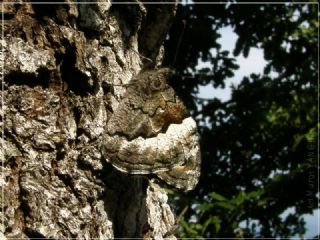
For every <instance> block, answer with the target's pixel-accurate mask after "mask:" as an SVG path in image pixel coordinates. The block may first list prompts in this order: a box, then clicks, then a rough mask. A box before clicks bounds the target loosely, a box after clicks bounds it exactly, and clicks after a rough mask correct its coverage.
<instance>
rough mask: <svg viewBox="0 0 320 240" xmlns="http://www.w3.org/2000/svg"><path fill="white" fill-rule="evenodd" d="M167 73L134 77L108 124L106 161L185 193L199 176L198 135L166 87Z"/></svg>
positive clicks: (191, 122) (185, 113) (163, 70)
mask: <svg viewBox="0 0 320 240" xmlns="http://www.w3.org/2000/svg"><path fill="white" fill-rule="evenodd" d="M168 76H169V70H168V69H166V68H161V69H156V70H148V71H143V72H141V73H140V74H138V75H137V76H136V77H135V78H133V79H132V80H131V81H130V82H129V84H128V86H127V91H126V93H125V96H124V97H123V99H122V100H121V101H120V103H119V105H118V107H117V109H114V114H113V115H112V116H111V118H110V119H109V121H108V123H107V131H108V134H107V135H105V138H104V140H103V145H102V153H103V156H104V158H105V159H106V160H107V161H108V162H110V163H111V164H112V165H113V166H114V167H115V168H116V169H118V170H120V171H122V172H126V173H130V174H156V175H157V176H158V177H159V178H161V179H162V180H164V181H165V182H166V183H168V184H170V185H172V186H174V187H176V188H178V189H181V190H183V191H189V190H192V189H193V188H194V187H195V186H196V184H197V183H198V180H199V176H200V148H199V136H198V133H197V127H196V123H195V121H194V120H193V119H192V118H191V117H189V116H188V112H187V110H186V108H185V106H184V105H183V103H182V102H181V101H180V100H179V98H177V96H176V95H175V93H174V90H173V89H172V88H171V87H170V86H169V85H168V84H167V83H166V79H168Z"/></svg>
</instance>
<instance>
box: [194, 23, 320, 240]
mask: <svg viewBox="0 0 320 240" xmlns="http://www.w3.org/2000/svg"><path fill="white" fill-rule="evenodd" d="M219 33H220V34H221V38H220V39H219V41H218V42H219V43H220V44H221V46H222V47H221V48H222V49H221V50H228V51H229V52H230V54H232V51H233V49H234V46H235V43H236V40H237V35H236V34H235V33H234V32H233V30H232V28H231V27H225V28H223V29H222V30H221V31H220V32H219ZM235 58H236V60H237V64H238V65H239V69H238V70H236V71H235V74H234V77H232V78H229V79H227V80H226V87H225V88H224V89H223V88H216V89H214V88H213V86H212V85H211V84H209V85H207V86H202V87H199V93H198V95H197V96H198V97H202V98H213V97H216V98H218V99H220V100H222V101H228V100H229V99H230V98H231V86H232V85H235V86H237V85H238V84H239V83H240V82H241V80H242V78H243V77H244V76H248V75H250V74H251V73H256V74H258V73H262V72H263V69H264V66H265V65H266V63H267V62H266V60H265V59H264V57H263V51H262V50H261V49H257V48H253V49H251V50H250V52H249V55H248V57H247V58H245V57H243V55H240V56H238V57H235ZM204 66H206V67H210V64H205V63H202V62H199V68H202V67H204ZM290 213H294V208H289V209H287V210H286V211H284V212H283V214H282V215H281V216H282V217H283V218H285V217H286V216H287V215H288V214H290ZM303 217H304V220H305V221H306V228H307V231H306V234H305V235H304V237H305V239H308V238H311V237H314V236H316V235H320V230H319V228H320V227H319V226H320V222H319V219H320V211H319V209H316V210H314V211H313V213H312V214H305V215H303ZM240 226H241V227H244V226H245V225H244V223H240ZM296 238H299V236H294V238H292V239H296Z"/></svg>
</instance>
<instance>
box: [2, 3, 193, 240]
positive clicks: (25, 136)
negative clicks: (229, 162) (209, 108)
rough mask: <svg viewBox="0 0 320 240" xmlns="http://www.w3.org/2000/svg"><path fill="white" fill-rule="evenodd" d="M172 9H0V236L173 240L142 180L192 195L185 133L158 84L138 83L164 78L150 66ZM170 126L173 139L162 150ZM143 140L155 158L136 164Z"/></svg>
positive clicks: (163, 208)
mask: <svg viewBox="0 0 320 240" xmlns="http://www.w3.org/2000/svg"><path fill="white" fill-rule="evenodd" d="M175 9H176V6H175V5H172V4H171V5H144V4H142V3H139V2H136V4H132V5H116V4H115V5H111V4H110V3H108V2H103V1H101V3H100V4H90V5H89V4H72V3H70V2H69V1H66V3H65V4H58V5H57V4H56V5H45V4H33V5H32V4H28V3H24V2H23V1H20V2H19V4H2V14H3V18H4V24H3V25H2V28H3V32H4V36H3V37H2V38H1V46H2V50H3V51H2V52H1V58H0V60H1V63H2V64H3V66H4V67H3V69H2V70H1V75H2V77H3V79H4V85H3V91H1V93H2V101H3V106H2V109H1V110H2V115H1V120H2V121H1V128H2V131H3V136H2V138H1V161H2V166H1V172H2V175H1V177H0V187H1V190H2V198H1V207H2V211H1V213H0V214H1V225H0V238H1V239H10V238H22V239H30V238H36V237H39V238H53V239H66V238H84V239H90V238H97V239H106V238H116V237H127V238H130V237H138V238H155V239H162V238H163V237H164V236H166V237H169V238H174V236H173V235H171V230H172V229H173V227H174V225H175V220H174V215H173V213H172V211H171V209H170V207H169V205H168V204H167V199H168V197H167V195H166V193H165V191H164V190H163V189H162V188H161V187H159V186H158V185H157V183H156V180H155V179H152V180H150V179H151V178H152V177H150V176H149V175H148V174H155V175H157V176H158V177H159V178H161V179H163V180H164V181H165V182H167V183H168V184H171V185H173V186H175V187H177V188H181V189H183V190H190V189H192V188H193V187H194V185H195V184H196V182H197V179H198V177H199V161H198V160H199V148H198V138H197V133H196V131H195V129H196V128H195V126H194V122H192V120H191V119H189V118H188V116H187V113H186V110H185V108H184V106H183V104H182V103H181V102H180V101H179V100H178V98H176V97H175V95H174V92H172V91H173V90H172V89H171V88H170V87H169V86H168V85H166V83H163V84H162V85H161V86H162V87H163V88H161V89H160V90H159V89H158V86H156V87H154V89H151V90H150V87H148V86H149V85H146V86H143V85H144V83H143V82H142V81H140V80H139V79H141V78H146V79H149V78H150V77H149V75H150V74H151V75H152V74H153V75H154V74H156V75H157V76H160V75H161V72H162V71H164V70H153V69H154V68H156V67H159V66H160V64H161V59H162V54H163V50H162V48H161V45H162V42H163V40H164V38H165V36H166V33H167V31H168V28H169V26H170V22H171V21H172V18H173V17H174V13H175ZM140 72H143V73H140ZM146 74H147V75H148V74H149V75H148V76H147V77H145V76H146ZM159 74H160V75H159ZM137 76H138V77H137ZM153 78H154V77H153ZM135 79H138V80H135ZM146 81H147V80H146ZM132 86H133V87H132ZM137 86H138V87H139V91H140V92H141V89H142V90H143V89H144V88H145V89H144V92H146V91H147V90H150V93H149V94H146V96H147V97H144V96H141V95H139V94H136V95H135V94H134V92H135V91H136V89H137V88H136V87H137ZM132 89H133V90H132ZM155 89H156V90H157V91H154V90H155ZM159 92H161V93H163V94H161V96H160V95H159ZM132 96H137V97H136V98H134V97H132ZM148 96H149V97H148ZM170 97H171V98H170ZM172 98H173V100H172ZM132 99H136V100H132ZM137 99H138V100H137ZM139 99H140V100H139ZM139 101H140V102H142V103H143V104H140V105H141V106H140V105H139ZM145 102H148V103H150V104H149V105H148V106H147V107H146V104H145ZM159 104H160V105H159ZM161 104H163V105H161ZM156 105H157V106H156ZM158 105H159V106H160V107H159V106H158ZM126 106H131V109H129V108H127V107H126ZM145 116H148V117H145ZM121 119H126V120H125V121H122V120H121ZM133 119H134V121H133ZM150 119H151V120H150ZM131 120H132V121H131ZM121 121H122V122H121ZM184 122H187V123H184ZM150 124H151V125H150ZM181 124H186V126H187V127H186V129H187V130H186V131H185V133H183V134H182V133H181V134H180V133H178V135H179V136H182V137H181V138H183V141H180V140H179V139H180V138H179V139H178V138H174V136H173V135H174V134H171V135H170V136H172V138H171V140H170V141H169V144H172V143H173V144H172V145H173V146H174V147H172V146H171V147H169V149H168V148H167V147H166V146H167V145H165V144H164V145H161V144H160V141H166V140H167V139H166V138H164V139H161V136H162V135H163V136H164V135H165V134H167V133H168V132H170V131H177V129H178V130H179V126H181ZM180 128H181V127H180ZM119 129H120V130H119ZM179 131H180V130H179ZM181 132H183V128H182V130H181ZM175 133H176V132H175ZM161 134H162V135H161ZM165 136H167V135H165ZM137 139H138V140H137ZM150 139H155V140H154V141H156V142H157V149H158V150H157V151H155V150H153V149H152V148H154V147H152V146H153V145H152V144H150V148H151V149H145V150H144V151H145V152H140V153H139V154H140V155H139V157H135V152H136V151H137V149H139V146H140V149H141V147H142V146H144V144H145V143H146V141H147V140H148V141H151V140H150ZM190 139H191V140H190ZM134 141H138V142H139V141H140V142H139V143H134V144H133V142H134ZM143 141H145V142H143ZM152 141H153V140H152ZM130 144H131V145H132V146H134V147H135V150H132V146H131V147H130V148H129V147H127V146H128V145H130ZM139 144H140V145H139ZM167 144H168V143H167ZM130 149H131V150H130ZM121 151H122V152H121ZM141 151H142V150H141ZM166 151H167V152H166ZM152 154H154V155H152ZM161 154H162V155H163V156H162V155H161ZM158 155H161V156H162V157H158V158H159V159H158V158H157V156H158ZM165 155H169V156H170V157H165ZM142 156H149V157H148V158H147V159H144V160H141V162H138V163H137V162H136V161H140V160H139V159H142ZM151 156H155V159H156V160H152V159H153V158H152V157H151ZM128 159H129V160H128ZM170 159H173V160H172V161H170ZM150 161H151V162H150ZM110 163H111V164H110ZM157 164H158V165H157ZM156 166H158V167H156ZM119 170H120V171H119ZM141 174H146V176H147V177H148V178H147V177H144V176H141Z"/></svg>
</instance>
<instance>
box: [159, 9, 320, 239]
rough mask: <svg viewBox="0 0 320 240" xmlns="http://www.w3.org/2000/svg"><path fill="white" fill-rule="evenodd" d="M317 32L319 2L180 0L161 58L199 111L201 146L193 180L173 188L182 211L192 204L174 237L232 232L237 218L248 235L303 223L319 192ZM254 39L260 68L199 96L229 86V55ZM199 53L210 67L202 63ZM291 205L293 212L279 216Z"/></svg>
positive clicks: (291, 229)
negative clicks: (197, 0)
mask: <svg viewBox="0 0 320 240" xmlns="http://www.w3.org/2000/svg"><path fill="white" fill-rule="evenodd" d="M226 26H231V27H232V28H233V29H234V32H235V33H236V34H237V36H238V39H237V42H236V45H235V48H234V51H233V53H232V54H231V53H230V52H228V51H225V50H222V49H221V45H220V44H219V43H218V40H219V38H220V37H221V36H220V34H219V33H218V31H219V30H220V29H221V28H223V27H226ZM182 34H183V37H182V38H181V36H182ZM317 34H318V12H317V5H315V4H251V5H242V4H219V5H217V4H215V5H203V4H195V5H180V6H179V8H178V11H177V17H176V20H175V22H174V24H173V27H172V29H171V31H170V34H169V38H168V41H167V42H166V46H165V47H166V56H165V63H166V64H167V65H169V66H170V67H171V68H173V69H174V72H175V74H174V76H173V77H172V80H171V84H172V86H173V87H174V88H175V89H176V91H177V92H178V93H179V94H180V96H181V97H182V98H183V100H184V101H185V103H186V105H187V106H188V107H189V108H190V110H191V112H192V113H193V115H194V117H195V119H197V121H198V124H199V132H200V135H201V150H202V175H201V179H200V183H199V185H198V187H197V188H196V189H195V190H194V191H193V192H191V193H190V194H188V195H185V194H181V195H180V194H178V193H177V194H176V195H175V198H174V199H175V202H174V205H175V206H176V208H177V209H176V210H177V211H178V212H179V211H181V209H182V208H184V207H185V206H189V208H188V211H187V212H186V214H185V215H184V221H183V222H182V224H181V225H182V228H181V232H180V237H194V238H195V237H197V238H208V237H236V233H235V231H236V229H237V228H238V227H239V223H240V222H244V223H247V224H246V228H244V229H242V230H243V231H244V236H245V237H290V236H294V235H296V234H299V235H303V234H304V233H305V226H304V220H303V218H302V215H303V214H304V213H311V212H312V210H313V209H315V208H316V207H317V206H318V201H319V199H318V198H317V196H316V194H317V183H316V179H317V174H318V170H319V169H318V167H317V166H316V164H317V162H316V161H317V158H318V156H316V154H317V152H318V151H317V147H318V146H317V140H318V136H317V133H318V131H319V123H318V119H317V111H318V109H317V101H318V98H317V91H318V85H317V79H318V72H317V69H318V62H317V52H318V42H317V41H318V35H317ZM177 48H179V51H176V49H177ZM252 48H259V49H262V50H263V52H264V57H265V59H266V61H267V66H266V67H265V69H264V73H263V74H260V75H257V74H251V75H250V76H246V77H244V78H243V80H242V81H241V83H240V84H239V85H238V86H233V90H232V97H231V99H230V100H229V101H227V102H222V101H220V100H219V99H217V98H215V97H214V96H213V97H212V98H211V99H201V98H198V97H197V92H198V89H199V88H198V87H199V86H200V85H208V84H212V85H213V86H214V87H215V88H217V87H225V81H226V80H227V79H228V78H230V77H233V76H234V74H235V71H236V70H237V69H238V65H237V63H236V60H235V58H234V57H235V56H238V55H240V54H243V55H244V56H245V57H247V56H248V55H249V54H250V50H251V49H252ZM199 59H201V61H202V62H205V63H210V66H211V67H205V68H202V69H199V68H198V67H197V65H198V62H199ZM252 68H253V69H254V66H252ZM311 178H312V179H313V180H310V179H311ZM289 207H294V208H295V214H289V215H288V216H287V217H285V218H284V217H283V216H281V214H282V213H283V212H284V211H285V210H286V209H288V208H289Z"/></svg>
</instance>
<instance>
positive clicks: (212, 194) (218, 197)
mask: <svg viewBox="0 0 320 240" xmlns="http://www.w3.org/2000/svg"><path fill="white" fill-rule="evenodd" d="M209 196H210V197H211V198H212V199H214V200H217V201H227V200H228V199H226V198H225V197H224V196H222V195H220V194H218V193H216V192H213V193H210V194H209Z"/></svg>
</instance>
